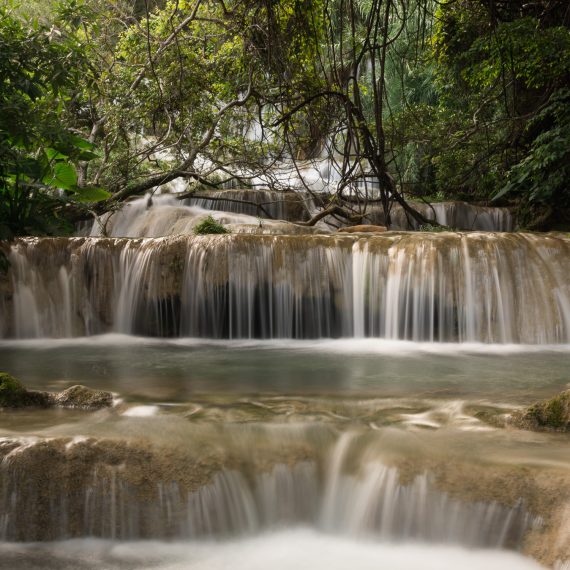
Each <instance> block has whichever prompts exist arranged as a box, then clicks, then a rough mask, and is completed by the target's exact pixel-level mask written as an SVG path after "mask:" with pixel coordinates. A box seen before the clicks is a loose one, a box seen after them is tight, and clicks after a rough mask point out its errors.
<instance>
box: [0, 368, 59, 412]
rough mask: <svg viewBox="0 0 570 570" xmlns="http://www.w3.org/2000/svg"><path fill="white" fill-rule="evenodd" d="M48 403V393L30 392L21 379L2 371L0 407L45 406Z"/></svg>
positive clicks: (0, 375)
mask: <svg viewBox="0 0 570 570" xmlns="http://www.w3.org/2000/svg"><path fill="white" fill-rule="evenodd" d="M47 405H48V396H47V394H45V393H44V392H30V391H28V390H26V388H25V387H24V385H23V384H22V383H21V382H20V381H19V380H17V379H16V378H14V377H13V376H11V375H10V374H8V373H7V372H0V408H22V407H24V406H40V407H45V406H47Z"/></svg>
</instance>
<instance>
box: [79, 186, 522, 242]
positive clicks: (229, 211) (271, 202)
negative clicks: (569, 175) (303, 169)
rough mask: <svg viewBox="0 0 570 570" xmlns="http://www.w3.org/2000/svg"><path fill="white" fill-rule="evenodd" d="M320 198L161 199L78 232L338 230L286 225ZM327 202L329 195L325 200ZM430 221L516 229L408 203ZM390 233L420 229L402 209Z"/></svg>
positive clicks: (485, 216)
mask: <svg viewBox="0 0 570 570" xmlns="http://www.w3.org/2000/svg"><path fill="white" fill-rule="evenodd" d="M316 198H318V195H315V196H312V195H310V194H309V193H307V192H291V191H289V192H276V191H269V190H249V189H234V190H218V191H214V192H213V191H209V192H207V193H203V194H201V195H199V196H196V197H190V198H183V199H181V196H180V195H178V196H177V195H176V194H169V193H165V194H157V195H152V196H151V195H148V196H144V197H140V198H136V199H134V200H132V201H130V202H127V203H125V204H123V206H122V207H121V208H120V209H119V210H117V211H114V212H112V213H107V214H104V215H103V216H101V217H98V218H96V219H95V220H94V221H93V222H87V223H85V224H83V226H82V227H81V228H80V229H79V234H80V235H90V236H92V237H162V236H167V235H179V234H192V233H193V231H194V227H195V226H196V225H197V224H199V223H200V222H201V221H203V220H204V218H206V217H207V216H212V217H214V218H215V219H216V221H217V222H219V223H221V224H224V225H228V226H229V227H230V228H231V230H232V231H233V232H236V233H257V234H290V233H314V232H315V230H318V231H319V232H320V233H328V232H330V231H334V230H335V229H336V227H337V226H338V220H335V219H334V218H332V217H331V216H328V217H325V218H324V219H323V220H320V221H319V222H317V224H316V225H315V226H314V227H307V226H302V225H295V224H293V223H286V222H303V221H307V220H308V219H309V218H310V217H311V215H313V214H316V213H317V212H319V211H320V209H319V207H318V206H317V205H316ZM321 199H322V200H325V201H326V196H325V195H322V197H321ZM410 205H411V206H412V207H414V208H415V209H416V210H417V211H419V212H420V213H422V214H423V215H424V216H425V217H426V218H427V219H428V220H434V221H436V222H437V223H439V224H441V225H444V226H448V227H450V228H455V229H459V230H468V231H497V232H506V231H512V230H513V229H514V220H513V217H512V215H511V212H510V210H509V209H508V208H489V207H483V206H474V205H472V204H468V203H466V202H439V203H434V204H428V203H422V202H410ZM354 213H355V214H356V213H360V214H361V215H362V223H366V224H374V225H386V224H385V219H384V213H383V210H382V207H381V206H380V205H379V204H378V203H372V204H369V205H368V206H366V207H364V206H362V207H361V206H359V205H358V204H356V203H355V204H354ZM390 227H391V229H393V230H417V229H418V227H419V224H418V223H417V222H416V221H415V220H413V219H412V218H411V217H410V216H409V215H407V214H406V212H405V211H404V210H403V208H402V207H401V206H398V205H395V206H394V207H393V208H392V211H391V226H390Z"/></svg>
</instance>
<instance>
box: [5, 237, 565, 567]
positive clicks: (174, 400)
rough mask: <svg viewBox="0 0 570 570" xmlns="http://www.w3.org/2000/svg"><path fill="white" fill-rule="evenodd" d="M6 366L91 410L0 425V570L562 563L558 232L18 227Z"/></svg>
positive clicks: (26, 416)
mask: <svg viewBox="0 0 570 570" xmlns="http://www.w3.org/2000/svg"><path fill="white" fill-rule="evenodd" d="M8 253H9V258H10V261H11V264H12V265H11V270H10V272H9V274H8V276H7V278H6V279H5V280H4V281H3V282H2V285H1V287H0V331H1V332H2V336H3V339H2V340H0V362H1V369H2V370H5V371H7V372H10V373H12V374H14V375H15V376H17V377H19V378H21V379H22V380H23V381H24V382H25V383H26V385H27V387H28V388H33V389H38V390H49V391H57V390H62V389H64V388H66V387H69V386H71V385H74V384H78V383H80V384H85V385H87V386H89V387H92V388H96V389H104V390H110V391H112V392H113V393H114V394H115V404H114V406H113V407H112V408H111V409H103V410H99V411H87V410H80V409H74V410H62V409H45V410H40V409H34V410H12V411H8V410H4V411H3V412H2V413H1V414H0V458H1V462H0V539H1V541H2V542H1V543H0V567H2V568H23V569H30V570H31V569H35V568H46V569H52V568H53V569H55V568H58V569H59V568H63V569H67V568H69V569H71V568H78V569H83V568H85V569H94V570H95V569H97V570H102V569H115V568H116V569H122V568H125V569H131V568H132V569H135V568H157V569H162V568H164V569H167V568H171V569H182V568H189V569H197V570H210V569H225V568H232V570H233V569H237V570H240V569H241V568H243V569H246V568H247V569H248V570H249V569H252V570H255V569H256V568H260V569H261V568H264V569H265V568H275V569H276V570H281V569H283V570H285V569H290V568H296V567H299V568H311V569H320V568H323V569H325V568H326V569H327V570H334V569H336V568H338V569H340V568H343V569H344V568H348V567H354V568H357V569H360V570H367V569H372V568H374V569H377V568H378V569H382V568H386V569H390V570H400V569H401V570H408V569H414V570H415V569H416V568H417V569H424V570H425V569H431V568H434V569H435V568H449V569H451V568H466V569H471V568H473V569H482V568H485V569H486V570H487V569H493V568H497V569H499V568H501V569H503V570H504V569H519V568H520V569H526V568H528V569H531V568H540V567H551V568H557V569H559V568H564V567H565V566H564V564H566V563H567V560H568V559H570V451H569V445H568V444H569V441H568V436H567V435H566V434H563V433H534V432H526V431H523V430H519V429H515V428H512V427H508V426H506V423H505V422H506V419H507V418H508V416H509V414H511V413H512V412H513V411H515V410H517V409H520V408H521V407H524V406H526V405H529V404H530V403H532V402H534V401H536V400H538V399H542V398H548V397H551V396H553V395H554V394H556V393H558V392H560V391H561V390H564V389H567V388H568V387H569V382H570V376H569V372H568V371H569V370H570V291H569V289H568V285H567V279H566V277H567V275H568V269H569V268H570V242H569V241H568V240H567V239H565V238H564V237H560V236H535V235H524V234H521V235H515V234H512V235H511V234H483V233H472V234H439V235H438V234H427V235H421V234H408V233H401V234H387V235H386V236H379V237H374V238H364V237H362V236H248V235H245V236H242V235H230V236H217V237H188V236H179V237H170V238H163V239H135V240H132V239H130V240H129V239H93V238H74V239H71V240H20V241H18V242H16V243H15V244H14V245H13V246H12V248H11V250H10V251H9V252H8Z"/></svg>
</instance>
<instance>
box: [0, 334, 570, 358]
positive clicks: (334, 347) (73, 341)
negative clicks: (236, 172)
mask: <svg viewBox="0 0 570 570" xmlns="http://www.w3.org/2000/svg"><path fill="white" fill-rule="evenodd" d="M83 346H99V347H105V346H109V347H112V346H125V347H128V346H153V347H161V346H164V347H168V346H180V347H184V346H187V347H189V348H192V347H207V346H211V347H226V348H229V349H242V348H243V349H248V348H249V349H256V350H298V351H308V352H325V353H326V352H334V353H339V352H340V353H346V354H380V355H381V354H386V355H396V354H402V355H410V356H413V355H414V354H417V355H418V356H420V355H422V354H425V353H429V354H443V355H445V354H449V355H454V354H457V355H464V354H497V355H500V354H505V355H509V354H528V353H529V352H533V353H545V354H547V353H570V344H487V343H478V342H463V343H454V342H449V343H445V342H441V343H431V342H413V341H406V340H401V341H400V340H386V339H378V338H349V339H315V340H299V339H271V340H262V339H235V340H229V339H223V340H219V339H209V338H197V337H182V338H156V337H144V336H136V335H129V334H120V333H108V334H100V335H93V336H80V337H69V338H28V339H0V348H26V349H39V350H41V349H46V350H51V349H57V348H65V347H71V348H73V347H83Z"/></svg>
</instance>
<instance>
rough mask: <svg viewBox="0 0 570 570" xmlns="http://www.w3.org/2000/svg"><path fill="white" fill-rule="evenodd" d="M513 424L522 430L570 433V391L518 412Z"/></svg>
mask: <svg viewBox="0 0 570 570" xmlns="http://www.w3.org/2000/svg"><path fill="white" fill-rule="evenodd" d="M511 423H512V424H513V425H515V426H516V427H520V428H522V429H531V430H540V431H570V390H566V391H565V392H562V393H561V394H558V396H555V397H554V398H551V399H550V400H544V401H542V402H537V403H535V404H533V405H532V406H530V407H529V408H527V409H526V410H523V411H521V412H516V413H515V414H513V416H512V421H511Z"/></svg>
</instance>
